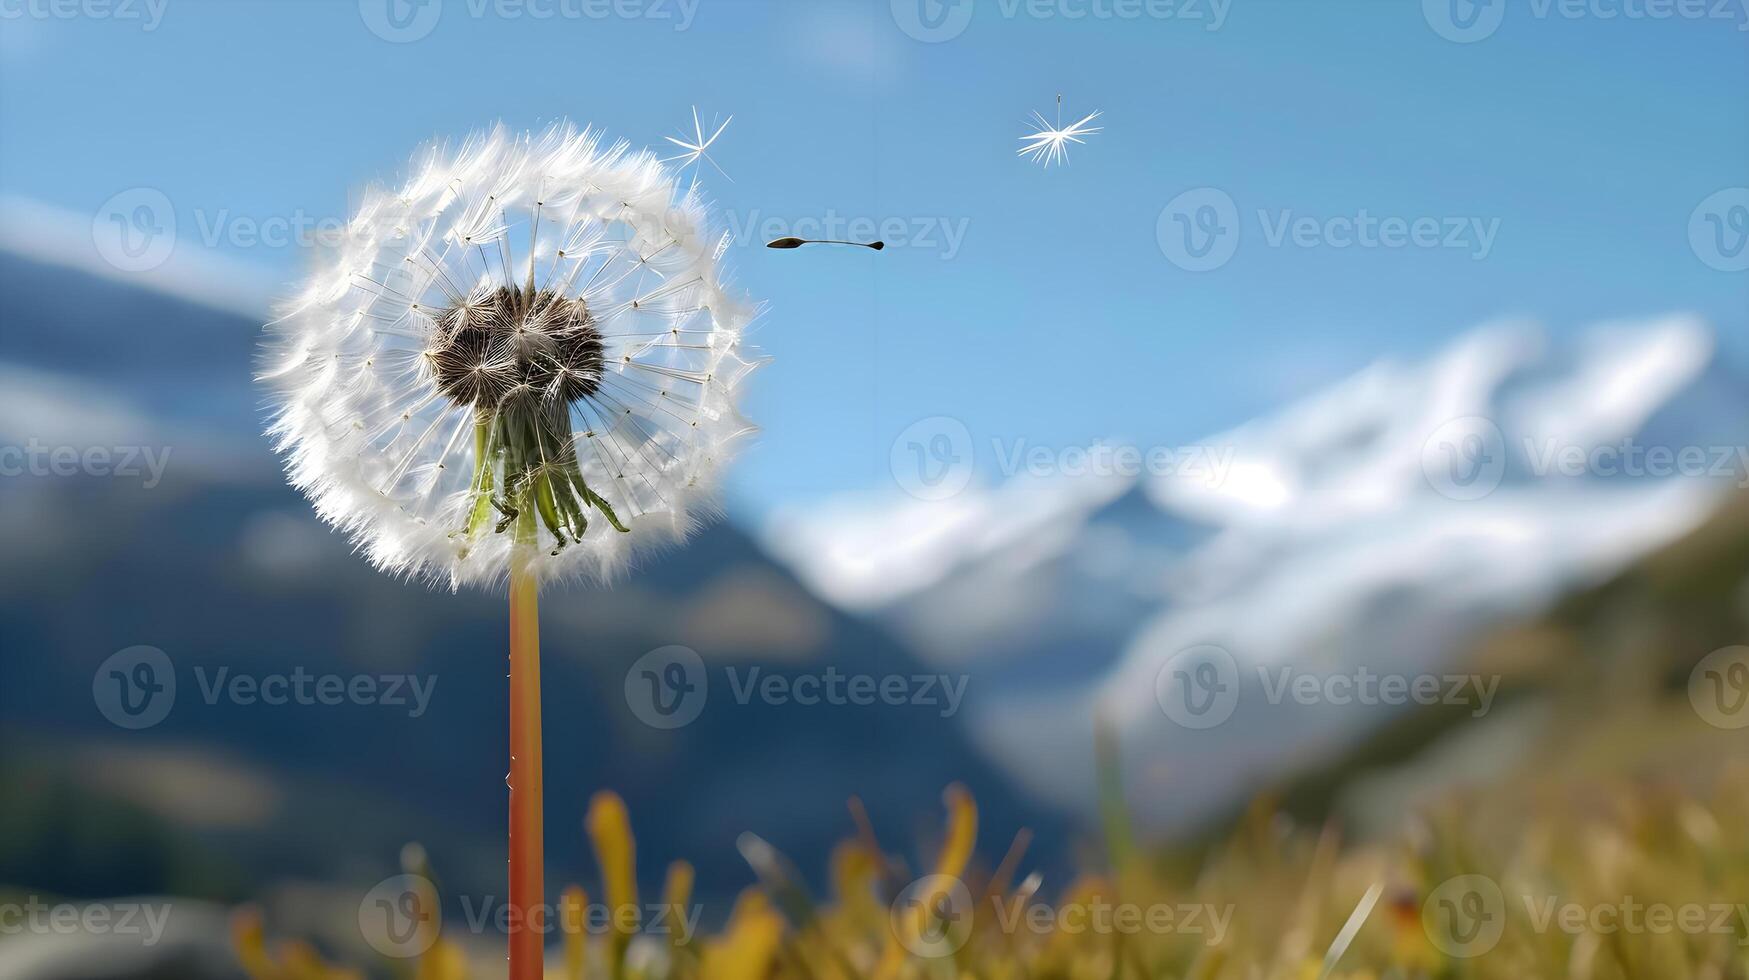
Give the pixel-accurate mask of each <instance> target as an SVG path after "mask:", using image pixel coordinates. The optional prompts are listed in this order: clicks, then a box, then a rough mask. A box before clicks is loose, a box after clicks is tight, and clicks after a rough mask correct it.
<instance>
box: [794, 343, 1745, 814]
mask: <svg viewBox="0 0 1749 980" xmlns="http://www.w3.org/2000/svg"><path fill="white" fill-rule="evenodd" d="M1201 445H1203V446H1205V447H1207V448H1208V449H1209V450H1210V451H1211V452H1213V453H1216V454H1217V455H1218V456H1219V458H1221V459H1222V460H1223V461H1224V464H1225V469H1224V471H1223V472H1224V476H1223V478H1222V479H1220V480H1218V481H1210V480H1208V479H1206V478H1205V477H1202V476H1190V475H1158V476H1141V477H1137V478H1133V479H1124V478H1101V479H1092V478H1086V479H1072V478H1060V477H1059V478H1051V479H1040V478H1017V479H1013V480H1010V481H1008V482H1006V483H1004V484H1002V485H1000V486H998V487H995V488H992V489H968V490H967V491H966V492H964V493H962V494H960V495H959V496H957V497H954V498H951V499H949V500H947V501H942V502H924V501H909V502H906V503H903V504H899V505H892V504H890V503H885V502H880V501H873V502H871V501H869V500H866V499H865V500H841V501H838V502H835V503H834V504H832V505H831V506H829V507H825V508H820V509H818V510H815V511H812V512H805V513H798V512H791V513H788V514H785V515H782V516H781V517H780V518H779V519H778V520H777V521H775V522H774V523H773V524H772V525H771V527H770V528H769V529H768V531H769V533H768V534H767V541H768V543H769V546H770V548H771V550H772V551H773V553H774V554H777V555H779V556H780V557H782V558H784V559H785V560H787V561H788V562H789V563H790V564H791V566H792V567H793V568H795V570H796V571H797V572H798V574H799V575H800V576H801V577H802V578H803V580H804V581H806V582H807V583H809V584H810V585H811V586H812V587H814V588H816V589H817V590H819V591H820V593H821V594H822V595H824V596H826V597H827V598H829V599H831V600H832V601H834V602H838V603H840V604H843V605H846V606H848V607H850V608H854V609H857V610H858V611H861V612H864V613H866V614H869V615H872V616H874V617H876V618H879V619H881V620H883V621H884V622H886V623H887V624H888V625H889V626H890V627H891V628H894V629H895V630H897V631H898V632H899V633H900V634H901V635H902V636H903V637H904V638H905V639H907V640H908V641H909V642H910V643H912V644H913V645H914V646H915V647H916V648H917V649H918V650H919V651H920V652H921V653H922V654H924V655H925V656H926V657H930V658H932V659H934V660H936V661H937V662H938V663H953V664H957V665H960V666H961V668H962V669H965V670H966V671H967V672H968V673H970V675H971V678H972V684H971V689H970V691H969V692H968V696H967V702H966V709H965V710H966V715H967V721H968V724H969V726H970V728H971V731H972V733H973V737H974V738H975V739H976V740H977V741H978V742H979V744H980V745H981V746H982V747H983V748H984V750H985V751H987V752H988V753H989V754H990V755H991V756H992V757H993V758H995V759H996V760H997V761H998V762H999V763H1001V764H1002V765H1003V767H1004V768H1005V769H1006V770H1007V771H1008V773H1009V774H1010V775H1011V776H1012V777H1013V778H1015V779H1016V780H1017V781H1019V782H1020V783H1022V784H1023V785H1025V786H1026V787H1028V788H1029V789H1030V790H1031V791H1032V792H1034V793H1035V794H1037V795H1038V796H1040V797H1042V798H1045V799H1048V800H1050V801H1051V802H1053V803H1056V804H1059V805H1063V806H1066V807H1077V808H1081V809H1083V810H1084V809H1085V808H1086V807H1087V805H1088V801H1091V800H1094V799H1096V794H1095V793H1094V791H1093V790H1094V787H1093V785H1092V780H1093V774H1092V770H1091V766H1090V765H1089V762H1090V761H1091V759H1092V755H1093V740H1094V724H1095V719H1096V718H1103V719H1106V720H1107V721H1108V722H1109V723H1110V724H1112V725H1113V726H1114V727H1115V729H1116V731H1117V733H1118V735H1119V736H1120V738H1121V741H1122V744H1123V746H1124V748H1125V756H1126V759H1127V760H1128V762H1127V768H1128V769H1129V773H1128V775H1129V777H1130V786H1131V788H1132V795H1133V796H1134V798H1135V799H1134V802H1135V803H1136V804H1137V808H1138V811H1139V812H1140V813H1141V815H1142V816H1143V819H1144V820H1146V821H1148V822H1149V823H1152V824H1154V825H1156V826H1161V827H1163V826H1170V825H1174V824H1178V823H1180V822H1182V821H1184V820H1189V819H1193V818H1195V817H1198V816H1203V815H1206V814H1207V813H1209V812H1211V810H1212V808H1215V807H1218V806H1222V805H1226V804H1229V803H1231V802H1233V801H1234V800H1235V799H1237V798H1238V797H1239V796H1240V795H1242V794H1243V793H1245V792H1247V791H1248V790H1249V789H1251V788H1253V787H1255V786H1256V785H1257V784H1258V783H1259V782H1260V781H1261V780H1264V779H1266V778H1268V777H1270V776H1273V775H1277V774H1280V773H1282V772H1284V771H1287V770H1288V769H1290V768H1291V767H1293V766H1296V765H1299V764H1302V763H1304V762H1306V761H1308V760H1315V759H1319V758H1323V757H1327V756H1328V754H1329V753H1331V752H1332V751H1334V750H1336V749H1338V748H1339V747H1341V746H1342V745H1344V744H1347V743H1348V742H1351V741H1352V740H1353V739H1354V738H1356V737H1358V736H1359V735H1360V734H1362V733H1363V732H1364V731H1365V730H1367V729H1368V728H1370V727H1372V726H1375V725H1377V724H1379V723H1381V722H1383V721H1385V720H1386V719H1388V717H1389V716H1390V714H1391V712H1392V711H1393V710H1396V708H1394V707H1393V706H1390V705H1373V706H1359V705H1355V706H1348V707H1346V708H1343V709H1336V708H1333V707H1332V706H1329V705H1320V706H1316V707H1311V706H1306V705H1299V704H1284V703H1281V699H1279V698H1276V699H1275V700H1276V703H1273V704H1271V703H1269V701H1270V700H1271V699H1270V698H1269V697H1267V696H1266V693H1265V685H1264V684H1263V683H1262V679H1263V678H1264V677H1266V676H1269V672H1270V671H1273V670H1279V669H1280V668H1282V667H1286V668H1288V669H1290V670H1294V671H1302V672H1316V673H1318V674H1319V675H1320V676H1329V675H1330V674H1333V673H1348V674H1352V673H1354V672H1356V671H1359V670H1361V669H1362V668H1366V669H1367V670H1371V671H1374V672H1386V673H1395V674H1408V675H1413V674H1416V673H1418V672H1423V671H1438V670H1440V669H1441V667H1442V665H1445V664H1449V663H1450V661H1451V658H1452V657H1453V656H1454V655H1455V654H1457V653H1458V652H1460V651H1461V650H1462V648H1463V646H1464V644H1466V643H1467V642H1469V641H1471V640H1472V639H1473V638H1475V637H1476V636H1477V635H1479V634H1480V633H1481V632H1482V631H1483V630H1485V629H1487V628H1489V627H1490V626H1493V625H1495V624H1497V623H1499V622H1501V621H1503V620H1505V619H1508V618H1510V617H1515V616H1520V615H1529V614H1532V613H1534V612H1536V611H1538V610H1539V609H1541V608H1543V607H1545V606H1546V605H1547V604H1548V603H1550V602H1552V601H1554V600H1555V599H1557V598H1558V597H1560V596H1561V595H1563V594H1565V593H1566V592H1568V591H1570V590H1572V589H1574V588H1577V587H1581V586H1584V585H1587V584H1591V583H1595V582H1597V581H1599V580H1601V579H1603V578H1606V577H1607V576H1609V575H1611V574H1613V573H1614V572H1616V571H1617V570H1619V569H1620V568H1622V567H1623V566H1624V565H1626V564H1627V563H1629V562H1631V561H1633V560H1634V559H1636V558H1638V557H1640V556H1642V555H1644V554H1646V553H1647V552H1648V551H1650V550H1652V549H1655V548H1657V547H1659V546H1660V545H1663V544H1665V543H1667V542H1669V541H1671V540H1673V539H1674V538H1676V537H1678V536H1680V535H1681V534H1683V533H1685V532H1687V531H1688V530H1690V529H1692V528H1693V527H1695V526H1696V525H1697V524H1698V523H1699V522H1700V521H1701V520H1703V519H1704V518H1705V516H1706V515H1707V514H1708V513H1710V512H1711V511H1712V509H1713V508H1715V507H1716V506H1717V505H1718V501H1719V500H1720V498H1721V497H1722V496H1723V495H1724V494H1726V493H1729V492H1731V491H1732V490H1734V489H1736V488H1738V487H1740V486H1741V485H1742V484H1743V482H1744V478H1745V471H1744V470H1745V466H1744V462H1743V459H1742V453H1741V452H1740V451H1739V450H1738V449H1737V447H1742V446H1749V386H1746V385H1744V384H1743V383H1741V382H1740V381H1739V379H1737V378H1735V377H1732V376H1730V374H1729V372H1727V371H1726V370H1725V369H1724V368H1723V366H1722V364H1721V362H1720V359H1719V357H1718V354H1717V351H1716V346H1715V339H1714V336H1713V334H1712V332H1711V331H1710V330H1709V329H1708V328H1707V327H1706V326H1705V325H1704V324H1702V323H1700V322H1698V321H1696V320H1694V319H1691V318H1686V317H1669V318H1664V319H1659V320H1654V321H1649V322H1641V323H1628V324H1609V325H1603V326H1600V327H1597V328H1594V329H1593V330H1591V331H1588V332H1586V333H1585V334H1583V335H1581V336H1580V337H1578V338H1576V339H1571V340H1566V341H1562V342H1558V343H1557V342H1554V341H1551V340H1550V339H1549V338H1548V337H1547V336H1546V335H1545V334H1544V333H1543V332H1542V331H1541V330H1540V329H1539V328H1537V327H1536V326H1535V325H1533V324H1527V323H1506V324H1497V325H1491V326H1488V327H1484V328H1481V329H1478V330H1476V331H1473V332H1471V333H1469V334H1467V335H1465V336H1463V337H1461V338H1460V339H1458V340H1457V341H1456V342H1455V343H1453V344H1452V345H1451V346H1449V347H1448V348H1447V349H1446V350H1444V351H1442V352H1440V353H1438V354H1437V355H1435V356H1433V357H1431V358H1429V359H1427V360H1426V361H1422V362H1415V363H1404V362H1393V361H1384V362H1380V363H1377V364H1375V365H1373V366H1371V367H1369V368H1368V369H1366V370H1364V371H1362V372H1361V373H1359V374H1358V375H1356V376H1354V377H1351V378H1349V379H1347V380H1346V381H1344V382H1341V383H1339V384H1337V385H1335V386H1333V387H1331V388H1330V389H1328V390H1326V391H1324V392H1321V393H1319V394H1316V395H1314V396H1312V397H1310V398H1308V399H1305V400H1303V401H1301V402H1299V403H1297V404H1294V405H1291V406H1288V407H1286V408H1285V409H1283V410H1281V411H1279V412H1277V413H1275V414H1273V415H1271V416H1269V417H1266V418H1262V419H1258V420H1256V421H1254V422H1251V423H1249V424H1246V425H1243V426H1240V427H1238V428H1236V429H1234V430H1232V431H1230V432H1226V433H1222V434H1219V435H1216V436H1213V437H1212V438H1210V439H1207V440H1203V441H1202V443H1201ZM1684 453H1686V454H1687V456H1686V457H1683V456H1682V454H1684ZM1682 458H1686V459H1687V463H1685V464H1679V463H1678V460H1679V459H1682ZM1201 644H1214V645H1218V646H1219V647H1220V648H1221V649H1223V650H1225V651H1228V652H1229V653H1230V655H1231V657H1232V661H1233V663H1234V665H1235V667H1236V670H1237V678H1238V687H1237V704H1236V707H1235V708H1234V711H1233V714H1232V716H1231V718H1229V719H1228V720H1227V721H1226V722H1224V723H1222V724H1220V725H1218V726H1215V727H1212V728H1208V729H1189V728H1186V727H1185V726H1183V725H1182V724H1180V723H1178V722H1175V721H1174V720H1173V719H1172V718H1171V717H1169V716H1168V714H1167V712H1166V711H1164V710H1163V709H1162V707H1161V704H1160V701H1161V700H1162V698H1165V697H1171V696H1175V695H1174V690H1175V689H1173V688H1172V686H1171V684H1170V683H1168V682H1163V681H1162V675H1163V674H1164V673H1169V668H1170V666H1171V664H1172V662H1173V659H1174V658H1175V657H1177V656H1178V655H1179V654H1180V652H1181V651H1184V650H1186V649H1187V648H1192V647H1196V646H1198V645H1201Z"/></svg>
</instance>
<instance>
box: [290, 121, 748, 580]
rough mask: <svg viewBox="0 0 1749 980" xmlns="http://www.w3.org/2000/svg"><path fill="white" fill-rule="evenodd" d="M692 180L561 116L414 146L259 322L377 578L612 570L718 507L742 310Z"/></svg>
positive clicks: (307, 480)
mask: <svg viewBox="0 0 1749 980" xmlns="http://www.w3.org/2000/svg"><path fill="white" fill-rule="evenodd" d="M714 241H715V239H714V238H713V237H712V236H710V235H709V234H708V229H707V224H706V216H705V207H704V205H703V202H702V201H701V199H700V197H699V196H698V192H697V190H696V188H694V189H689V190H682V189H680V188H678V187H677V185H676V182H675V180H674V177H673V175H672V174H671V173H670V172H669V171H668V170H667V169H666V168H665V167H664V166H663V164H662V162H661V161H660V160H658V159H657V158H656V157H655V156H654V155H653V154H650V153H648V152H636V153H634V152H632V151H631V150H630V149H629V148H628V147H627V146H626V145H625V144H624V143H619V144H615V145H612V146H604V145H603V144H602V143H601V139H600V136H599V135H598V134H597V133H594V132H592V131H589V130H578V129H576V128H574V127H571V126H569V125H559V126H554V127H553V128H550V129H548V130H546V131H545V132H542V133H540V134H537V135H528V134H524V135H513V134H511V133H509V132H507V131H505V130H504V129H502V128H499V129H495V130H493V131H491V132H488V133H485V134H482V135H476V136H474V137H472V138H470V139H468V140H467V141H465V142H464V143H462V144H461V145H460V146H459V147H455V148H449V147H445V146H442V145H439V146H433V147H430V148H428V149H426V150H425V151H424V152H422V153H421V154H420V155H419V156H417V157H416V158H415V160H414V161H413V165H412V169H411V173H410V176H409V177H408V179H407V181H406V182H405V183H404V184H403V185H402V186H401V187H400V188H399V189H398V190H390V189H383V188H376V189H372V190H371V191H369V192H368V193H367V195H366V196H365V198H364V201H363V204H362V206H361V207H360V208H359V210H358V213H357V214H356V215H355V216H354V217H353V218H352V220H351V221H350V223H349V224H348V226H347V228H346V231H345V234H344V236H343V239H342V241H341V242H340V244H339V247H338V248H337V249H336V250H335V254H334V255H332V256H331V257H329V259H328V261H327V262H326V265H325V268H323V269H322V270H321V271H319V272H318V273H316V274H315V275H313V276H312V277H311V278H310V280H309V281H308V283H307V284H306V285H305V287H304V289H303V290H302V292H301V293H300V294H299V295H298V296H297V297H296V298H295V299H294V300H293V301H292V302H290V303H289V304H288V305H287V306H286V308H285V309H283V310H282V311H281V313H282V315H281V317H280V318H279V319H278V320H276V321H275V322H274V324H272V325H271V326H270V328H269V330H270V341H271V343H270V352H269V354H268V358H267V365H266V367H265V370H264V372H263V380H264V381H265V383H266V384H267V385H268V386H269V388H270V389H271V392H272V396H271V397H272V402H273V409H274V413H275V414H274V421H273V425H272V429H271V434H272V435H273V436H274V437H275V438H276V440H277V444H278V445H277V448H278V449H279V450H280V451H281V452H282V453H283V455H284V456H285V460H286V466H287V470H288V473H289V477H290V479H291V482H292V483H293V484H294V485H295V486H297V487H299V488H300V489H302V490H303V491H304V492H305V493H307V494H308V495H309V497H310V499H311V501H312V502H313V503H314V504H315V507H316V510H317V511H318V513H320V514H321V516H322V517H323V518H324V519H326V520H327V521H329V522H330V523H332V524H334V525H335V526H336V527H338V528H341V529H342V530H344V531H345V532H347V533H348V534H349V535H350V536H351V537H352V538H353V540H354V542H355V543H356V545H357V546H358V547H359V549H360V550H362V551H363V552H364V553H365V555H366V556H367V557H368V558H369V559H370V560H371V561H372V562H373V563H375V564H376V565H377V566H378V567H379V568H382V569H384V570H386V571H389V572H392V573H396V574H406V575H417V576H420V577H424V578H427V579H431V580H434V581H439V582H443V583H445V584H448V585H449V586H451V587H452V588H453V587H456V586H459V585H463V584H493V583H498V582H502V581H503V580H504V579H505V578H506V577H507V575H508V573H509V571H510V565H511V560H512V555H513V553H516V552H519V546H520V553H521V556H520V558H519V559H518V560H519V561H521V562H523V563H524V564H526V566H527V570H528V571H529V573H530V574H531V575H533V576H534V577H535V578H536V579H537V580H538V581H551V580H560V579H570V578H582V579H589V580H595V581H604V580H607V579H609V578H610V577H611V576H612V575H613V574H614V573H615V572H617V571H618V570H620V569H622V568H623V567H624V566H625V564H626V562H627V559H628V558H630V557H631V556H632V555H633V554H635V553H636V552H637V551H638V550H639V549H641V548H643V547H645V546H647V545H660V544H664V543H671V542H675V541H678V540H679V539H681V538H682V537H684V536H685V534H686V533H687V532H688V530H689V529H690V528H691V527H693V525H694V524H695V522H696V520H697V519H698V517H699V516H700V515H701V514H708V513H709V512H711V510H712V509H713V494H712V487H713V484H714V482H715V477H716V475H717V473H718V470H719V469H720V467H721V466H722V464H723V462H724V461H725V459H726V458H727V457H728V455H729V453H730V450H731V449H732V447H733V446H734V445H735V443H736V441H737V438H738V437H740V436H743V435H746V434H747V433H749V432H750V431H752V426H750V425H749V424H748V423H747V421H746V420H745V419H743V418H742V417H741V416H740V415H739V414H738V413H737V412H736V410H735V407H734V396H735V388H736V385H737V384H738V383H739V382H740V381H741V380H742V379H743V378H744V377H745V376H746V375H747V373H748V372H749V371H750V370H751V369H752V368H753V367H754V366H755V363H756V362H755V360H754V359H752V358H751V357H750V356H749V352H748V350H747V349H746V348H745V347H744V346H743V344H742V342H741V336H742V331H743V330H744V328H745V327H746V325H747V323H748V321H749V320H750V319H751V317H752V314H753V310H752V309H751V308H750V307H749V306H748V305H747V304H746V303H745V302H744V301H742V300H741V299H739V298H737V297H735V296H734V295H732V294H731V293H730V292H729V290H728V289H727V288H726V287H725V284H724V282H723V277H722V273H721V271H720V270H719V269H718V267H717V255H716V254H715V250H714V248H713V244H714Z"/></svg>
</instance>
